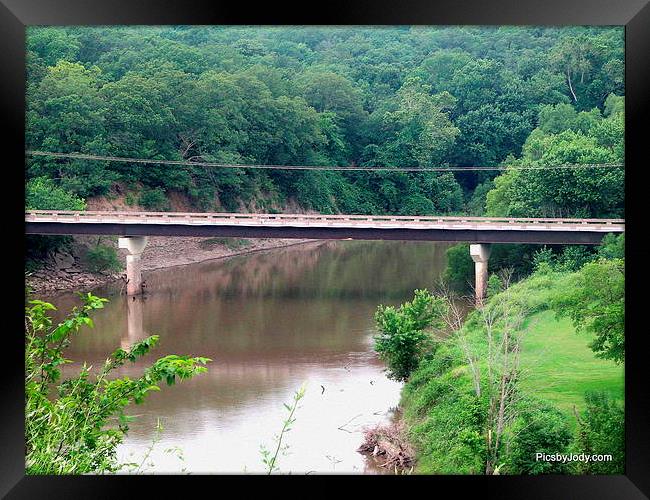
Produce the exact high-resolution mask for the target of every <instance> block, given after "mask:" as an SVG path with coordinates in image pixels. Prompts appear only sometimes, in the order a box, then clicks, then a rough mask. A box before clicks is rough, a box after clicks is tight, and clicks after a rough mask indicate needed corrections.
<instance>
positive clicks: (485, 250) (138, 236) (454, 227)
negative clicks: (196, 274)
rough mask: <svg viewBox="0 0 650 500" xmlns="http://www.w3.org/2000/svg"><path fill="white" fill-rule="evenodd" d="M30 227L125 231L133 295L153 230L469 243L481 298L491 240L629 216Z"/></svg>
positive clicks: (88, 219) (596, 237)
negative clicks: (147, 240)
mask: <svg viewBox="0 0 650 500" xmlns="http://www.w3.org/2000/svg"><path fill="white" fill-rule="evenodd" d="M25 229H26V233H27V234H43V235H74V234H94V235H119V236H123V238H120V248H126V249H127V250H128V251H129V255H127V279H128V281H127V293H128V294H130V295H132V294H137V293H140V291H141V279H142V278H141V270H140V257H141V254H142V252H143V250H144V248H145V245H146V238H147V236H204V237H247V238H309V239H359V240H419V241H445V242H468V243H472V244H471V245H470V254H471V256H472V259H473V260H474V262H475V266H476V287H475V288H476V296H477V299H478V301H479V302H480V301H481V300H482V298H483V296H484V294H485V287H486V284H487V261H488V258H489V253H490V244H492V243H533V244H565V245H596V244H598V243H600V241H601V240H602V238H603V236H605V234H607V233H622V232H624V231H625V220H623V219H566V218H565V219H548V218H545V219H542V218H511V217H506V218H500V217H441V216H394V215H312V214H242V213H192V212H187V213H183V212H117V211H115V212H106V211H104V212H98V211H87V212H75V211H55V210H33V211H27V212H26V213H25Z"/></svg>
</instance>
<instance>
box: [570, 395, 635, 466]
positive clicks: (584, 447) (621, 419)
mask: <svg viewBox="0 0 650 500" xmlns="http://www.w3.org/2000/svg"><path fill="white" fill-rule="evenodd" d="M585 403H586V409H585V410H584V412H583V413H582V414H581V415H580V416H578V434H577V437H576V443H575V450H574V453H585V454H589V455H593V454H597V455H612V460H611V461H610V462H605V461H602V462H598V461H589V462H578V463H577V464H576V467H577V469H578V470H577V472H578V473H580V474H623V472H624V470H625V411H624V409H623V406H622V405H619V404H617V403H616V402H615V401H613V400H612V399H611V398H610V397H609V396H608V395H607V393H605V392H604V391H594V392H587V393H586V394H585Z"/></svg>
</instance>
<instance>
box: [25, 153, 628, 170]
mask: <svg viewBox="0 0 650 500" xmlns="http://www.w3.org/2000/svg"><path fill="white" fill-rule="evenodd" d="M26 154H27V155H31V156H47V157H53V158H67V159H73V160H95V161H111V162H120V163H146V164H154V165H176V166H189V167H219V168H252V169H263V170H325V171H328V170H338V171H344V172H350V171H362V172H449V171H458V172H468V171H470V172H471V171H491V170H507V169H513V170H575V169H585V168H620V167H624V165H623V164H620V163H594V164H585V165H581V164H566V165H549V166H543V165H527V166H523V165H512V166H496V167H485V166H465V167H462V166H454V167H379V166H378V167H360V166H353V167H341V166H331V167H330V166H325V165H322V166H315V165H257V164H251V165H247V164H228V163H212V162H204V161H187V160H156V159H151V158H124V157H119V156H102V155H91V154H85V153H56V152H51V151H27V152H26Z"/></svg>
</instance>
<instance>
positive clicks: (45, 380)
mask: <svg viewBox="0 0 650 500" xmlns="http://www.w3.org/2000/svg"><path fill="white" fill-rule="evenodd" d="M80 295H81V294H80ZM81 298H82V299H83V305H82V306H81V308H76V307H75V308H74V309H73V310H72V312H71V313H70V315H69V316H68V317H67V318H66V320H65V321H63V322H61V323H59V324H58V325H53V324H52V319H51V318H50V317H49V316H48V312H49V311H53V310H55V309H56V308H55V307H54V306H53V305H52V304H49V303H47V302H42V301H40V300H31V301H29V306H28V307H26V308H25V325H26V332H25V333H26V345H25V398H26V402H25V446H26V457H25V468H26V472H27V474H86V473H102V472H114V471H116V470H118V469H119V468H120V464H119V463H118V462H117V459H116V448H117V446H118V445H119V444H120V443H121V442H122V439H123V438H124V436H125V435H126V433H127V431H128V429H129V427H128V423H129V422H130V421H131V420H132V419H133V417H129V416H127V415H126V414H125V413H124V410H125V408H126V407H128V406H129V405H130V404H132V403H135V404H138V403H141V402H142V401H143V400H144V398H145V397H146V396H147V394H148V393H149V392H151V391H158V390H160V387H159V385H158V384H159V383H160V382H161V381H162V380H164V381H165V382H166V383H167V385H173V384H174V383H175V382H176V380H177V379H178V380H183V379H188V378H191V377H193V376H194V375H197V374H199V373H203V372H205V371H206V370H207V369H206V368H205V366H203V365H205V364H206V363H207V362H208V361H210V360H209V359H208V358H201V357H194V358H191V357H188V356H178V355H175V354H172V355H169V356H165V357H163V358H160V359H158V360H157V361H156V362H154V363H153V364H152V365H151V366H150V367H149V368H147V369H145V370H144V373H143V374H142V376H140V377H138V378H130V377H123V378H115V379H110V378H109V377H110V375H112V372H113V371H114V370H115V369H117V368H119V367H120V366H122V365H124V364H125V363H127V362H134V361H136V360H137V359H138V358H140V357H141V356H144V355H145V354H147V353H148V352H149V351H150V350H151V349H152V348H153V347H154V346H155V345H156V344H157V343H158V337H157V336H151V337H148V338H146V339H144V340H142V341H140V342H137V343H135V344H133V345H132V346H131V347H130V348H129V349H128V350H124V349H122V348H119V349H117V350H116V351H115V352H113V353H112V354H111V355H110V357H109V358H108V359H107V360H106V362H105V363H104V365H103V366H102V367H101V368H100V369H99V370H97V371H96V372H95V373H94V374H91V372H90V368H89V367H88V366H87V365H86V364H84V365H83V366H82V367H81V368H80V370H79V373H78V374H77V375H75V376H72V377H70V378H68V379H66V380H64V381H62V382H59V380H60V378H61V372H60V369H59V367H60V365H62V364H63V363H69V362H70V360H67V359H65V357H64V351H65V349H66V348H67V347H69V345H70V337H71V336H72V335H73V334H75V333H78V332H79V330H80V329H81V327H83V326H90V327H92V326H93V322H92V319H91V318H90V313H91V312H93V311H95V310H97V309H101V308H103V307H104V302H106V299H102V298H99V297H95V296H93V295H91V294H86V295H81Z"/></svg>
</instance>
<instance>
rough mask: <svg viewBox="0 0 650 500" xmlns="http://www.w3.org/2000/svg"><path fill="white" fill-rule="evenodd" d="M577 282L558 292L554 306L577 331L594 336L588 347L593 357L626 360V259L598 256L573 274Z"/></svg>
mask: <svg viewBox="0 0 650 500" xmlns="http://www.w3.org/2000/svg"><path fill="white" fill-rule="evenodd" d="M575 280H576V282H575V283H576V285H575V286H574V287H571V288H568V289H567V290H565V291H563V292H562V293H561V294H559V295H558V296H557V297H556V298H555V299H554V301H553V307H554V309H555V311H556V312H557V315H558V316H559V317H562V316H568V317H569V318H571V320H572V321H573V325H574V327H575V329H576V331H577V332H578V333H580V332H587V333H589V334H592V335H593V336H594V338H593V340H592V342H591V343H590V344H589V347H591V349H592V350H593V351H594V352H595V353H596V357H598V358H603V359H611V360H613V361H614V362H616V363H622V362H623V361H624V360H625V262H624V261H623V260H622V259H611V260H604V259H601V260H599V261H597V262H590V263H588V264H586V265H585V266H584V267H583V268H582V269H581V270H580V271H579V272H578V273H576V275H575Z"/></svg>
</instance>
